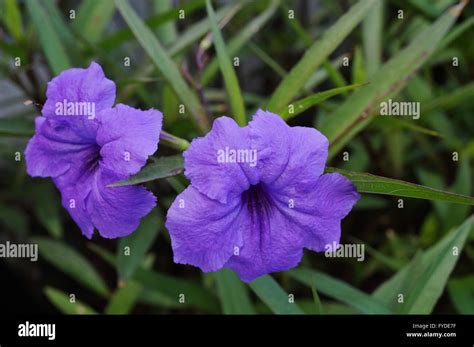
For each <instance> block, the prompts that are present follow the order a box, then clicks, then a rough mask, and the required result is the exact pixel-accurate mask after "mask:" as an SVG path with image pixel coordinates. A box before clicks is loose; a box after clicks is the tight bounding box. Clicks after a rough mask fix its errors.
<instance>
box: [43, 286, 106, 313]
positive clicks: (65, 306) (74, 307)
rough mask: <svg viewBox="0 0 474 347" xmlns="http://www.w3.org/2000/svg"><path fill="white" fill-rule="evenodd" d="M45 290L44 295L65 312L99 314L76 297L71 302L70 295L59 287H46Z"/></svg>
mask: <svg viewBox="0 0 474 347" xmlns="http://www.w3.org/2000/svg"><path fill="white" fill-rule="evenodd" d="M43 292H44V295H46V296H47V297H48V299H49V301H51V303H52V304H53V305H54V306H56V308H57V309H58V310H59V311H61V312H62V313H64V314H75V315H77V314H97V312H96V311H95V310H94V309H93V308H91V307H89V306H88V305H86V304H84V303H82V302H81V301H79V300H77V299H74V302H71V300H70V297H69V295H68V294H66V293H64V292H62V291H60V290H58V289H55V288H52V287H45V288H44V290H43Z"/></svg>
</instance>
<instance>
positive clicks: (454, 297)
mask: <svg viewBox="0 0 474 347" xmlns="http://www.w3.org/2000/svg"><path fill="white" fill-rule="evenodd" d="M448 292H449V297H450V298H451V301H452V302H453V304H454V306H455V307H456V310H457V311H458V313H460V314H474V276H473V275H470V276H466V277H461V278H453V279H451V280H449V282H448Z"/></svg>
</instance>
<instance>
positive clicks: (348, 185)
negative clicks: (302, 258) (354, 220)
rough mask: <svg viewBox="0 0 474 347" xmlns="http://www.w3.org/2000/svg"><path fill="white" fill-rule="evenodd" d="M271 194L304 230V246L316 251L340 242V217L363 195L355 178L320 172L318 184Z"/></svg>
mask: <svg viewBox="0 0 474 347" xmlns="http://www.w3.org/2000/svg"><path fill="white" fill-rule="evenodd" d="M272 194H273V196H274V197H275V203H277V204H278V205H279V206H280V210H282V211H284V213H285V215H286V216H287V218H288V219H290V220H291V221H293V223H294V224H295V225H298V226H299V227H300V228H302V229H303V230H304V231H305V247H307V248H309V249H311V250H313V251H317V252H320V251H323V250H324V247H325V246H326V245H328V244H332V243H333V242H336V244H338V243H339V239H340V235H341V220H342V219H343V218H344V217H345V216H347V214H348V213H349V212H350V210H351V209H352V207H353V206H354V204H355V203H356V202H357V200H358V199H359V197H360V195H359V193H358V192H357V190H356V188H355V187H354V185H353V184H352V182H351V181H350V180H348V179H347V178H346V177H344V176H342V175H340V174H338V173H332V174H325V175H322V176H320V177H319V179H318V180H317V181H316V182H315V184H313V185H310V184H308V185H306V191H304V190H300V191H299V192H298V193H294V194H291V190H290V189H288V190H279V191H275V190H272ZM290 206H291V208H290Z"/></svg>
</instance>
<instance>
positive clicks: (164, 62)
mask: <svg viewBox="0 0 474 347" xmlns="http://www.w3.org/2000/svg"><path fill="white" fill-rule="evenodd" d="M115 4H116V6H117V8H118V10H119V11H120V13H121V14H122V16H123V18H124V19H125V21H126V22H127V24H128V25H129V27H130V28H131V29H132V31H133V33H134V35H135V37H136V38H137V40H138V42H140V44H141V45H142V47H143V49H144V50H145V51H146V52H147V54H148V55H149V56H150V58H151V59H152V61H153V62H154V63H155V65H156V67H157V68H158V69H159V70H160V72H161V73H162V75H163V77H164V78H165V79H166V80H167V81H168V83H169V84H170V85H171V86H172V88H173V90H174V91H175V93H176V95H178V96H179V98H180V99H181V101H182V102H183V103H184V105H185V106H186V108H187V109H188V112H191V114H192V115H193V116H194V117H193V118H194V120H195V121H196V125H197V127H198V128H199V129H200V130H201V131H203V132H207V130H209V127H210V124H209V120H208V119H207V117H206V114H205V111H204V109H203V107H202V105H201V103H200V102H199V99H198V97H197V95H196V93H194V92H193V91H192V90H191V89H190V88H189V86H188V85H187V84H186V82H185V81H184V79H183V77H182V76H181V74H180V72H179V70H178V68H177V67H176V65H175V63H174V62H173V61H172V60H171V58H170V57H169V55H168V53H167V52H166V50H165V49H164V48H163V47H162V46H161V44H160V43H159V42H158V40H157V39H156V37H155V36H154V35H153V33H152V32H151V30H150V29H149V28H148V27H147V26H146V25H145V24H144V23H143V22H142V20H141V19H140V18H139V17H138V16H137V14H136V13H135V11H134V10H133V8H132V7H131V6H130V5H129V4H128V2H127V1H126V0H115Z"/></svg>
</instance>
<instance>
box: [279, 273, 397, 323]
mask: <svg viewBox="0 0 474 347" xmlns="http://www.w3.org/2000/svg"><path fill="white" fill-rule="evenodd" d="M287 274H288V275H289V276H290V277H292V278H294V279H295V280H297V281H298V282H300V283H303V284H304V285H306V286H308V287H311V286H312V285H313V283H312V279H313V278H315V281H316V283H317V284H318V290H319V292H320V293H323V294H324V295H326V296H329V297H331V298H333V299H336V300H338V301H340V302H343V303H345V304H347V305H349V306H350V307H353V308H355V309H357V310H358V311H359V312H362V313H368V314H388V313H390V310H389V309H388V308H387V307H386V306H384V305H383V304H382V302H381V301H378V300H376V299H373V298H372V297H371V296H370V295H367V294H365V293H364V292H361V291H360V290H359V289H357V288H354V287H352V286H351V285H349V284H347V283H345V282H342V281H341V280H338V279H336V278H333V277H331V276H329V275H327V274H325V273H323V272H320V271H315V270H311V269H306V268H300V269H295V270H290V271H288V272H287Z"/></svg>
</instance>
